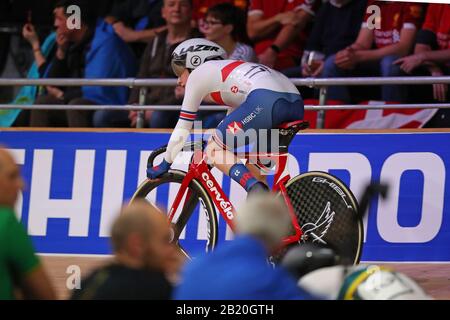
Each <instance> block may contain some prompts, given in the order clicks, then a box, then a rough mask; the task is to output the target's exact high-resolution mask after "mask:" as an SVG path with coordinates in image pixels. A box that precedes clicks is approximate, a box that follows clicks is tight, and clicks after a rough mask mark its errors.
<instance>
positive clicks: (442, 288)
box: [1, 128, 450, 300]
mask: <svg viewBox="0 0 450 320" xmlns="http://www.w3.org/2000/svg"><path fill="white" fill-rule="evenodd" d="M1 130H2V131H81V132H83V131H84V132H87V131H88V132H93V131H102V132H130V131H132V132H167V130H154V129H153V130H151V129H105V130H95V129H59V128H58V129H47V128H46V129H42V128H39V129H35V128H6V129H5V128H2V129H1ZM305 132H310V133H312V132H315V133H343V132H346V133H406V132H450V130H449V129H416V130H414V129H412V130H411V129H405V130H345V131H344V130H305ZM41 258H42V261H43V263H44V265H45V267H46V269H47V272H48V273H49V276H50V278H51V280H52V282H53V284H54V286H55V288H56V289H57V293H58V297H59V298H60V299H66V298H67V297H69V295H70V292H69V290H68V289H67V287H66V281H67V278H68V276H69V275H68V274H67V273H66V270H67V268H68V267H69V266H71V265H77V266H79V267H80V269H81V275H82V277H84V276H86V275H88V274H89V272H90V271H91V270H93V269H94V268H96V267H98V266H100V265H102V264H105V263H108V261H109V260H110V257H107V256H105V257H87V256H41ZM384 265H386V266H388V267H391V268H393V269H395V270H397V271H400V272H404V273H405V274H406V275H408V276H410V277H412V278H413V279H415V280H416V281H417V282H418V283H419V284H420V285H421V286H422V287H423V288H424V289H425V290H426V292H427V293H428V294H429V295H431V296H432V297H434V298H436V299H447V300H450V263H447V264H445V263H426V264H425V263H420V264H419V263H414V264H413V263H404V264H384Z"/></svg>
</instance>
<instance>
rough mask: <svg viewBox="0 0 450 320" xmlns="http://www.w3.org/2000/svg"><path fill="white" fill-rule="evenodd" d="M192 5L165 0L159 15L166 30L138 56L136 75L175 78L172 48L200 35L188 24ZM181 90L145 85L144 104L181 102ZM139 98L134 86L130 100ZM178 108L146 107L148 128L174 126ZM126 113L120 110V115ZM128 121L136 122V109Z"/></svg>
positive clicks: (182, 0)
mask: <svg viewBox="0 0 450 320" xmlns="http://www.w3.org/2000/svg"><path fill="white" fill-rule="evenodd" d="M191 12H192V6H191V2H190V1H189V0H164V5H163V9H162V15H163V17H164V19H165V20H166V24H167V30H166V31H163V32H161V33H160V34H159V35H158V36H157V37H156V38H155V39H153V40H152V41H150V42H149V44H148V45H147V48H146V49H145V52H144V55H143V57H142V60H141V66H140V68H139V73H138V78H174V77H175V75H174V74H173V71H172V67H171V65H170V61H171V58H172V52H173V50H174V49H175V48H176V46H177V45H178V44H180V43H181V42H183V41H185V40H187V39H190V38H196V37H199V36H201V34H200V33H199V31H198V30H196V29H194V28H192V27H191ZM183 95H184V91H183V90H182V88H180V87H177V88H176V89H175V90H174V89H173V88H171V87H152V88H148V91H147V96H146V98H145V104H146V105H180V104H181V102H182V99H183ZM138 101H139V88H134V89H133V90H132V92H131V96H130V101H129V102H130V104H137V103H138ZM179 113H180V112H179V111H147V112H146V113H145V119H146V121H147V122H148V124H149V127H150V128H173V127H174V126H175V124H176V122H177V120H178V115H179ZM127 115H128V113H127V114H125V115H124V114H123V113H122V117H123V116H125V117H126V116H127ZM128 116H129V118H130V120H131V125H132V126H135V124H136V118H137V112H135V111H132V112H130V114H129V115H128Z"/></svg>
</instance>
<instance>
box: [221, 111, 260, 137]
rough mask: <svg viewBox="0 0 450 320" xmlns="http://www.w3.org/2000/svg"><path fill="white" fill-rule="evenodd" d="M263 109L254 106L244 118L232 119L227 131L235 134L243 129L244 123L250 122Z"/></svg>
mask: <svg viewBox="0 0 450 320" xmlns="http://www.w3.org/2000/svg"><path fill="white" fill-rule="evenodd" d="M262 111H263V108H261V107H256V108H255V109H254V110H253V111H252V112H250V114H248V115H247V116H246V117H245V118H244V119H242V120H241V121H239V122H238V121H233V122H231V123H230V124H229V125H228V127H227V129H228V131H229V132H231V133H232V134H236V133H238V132H240V131H242V130H243V128H244V125H246V124H248V123H250V122H251V121H252V120H253V119H255V118H256V116H257V115H258V114H260V113H261V112H262Z"/></svg>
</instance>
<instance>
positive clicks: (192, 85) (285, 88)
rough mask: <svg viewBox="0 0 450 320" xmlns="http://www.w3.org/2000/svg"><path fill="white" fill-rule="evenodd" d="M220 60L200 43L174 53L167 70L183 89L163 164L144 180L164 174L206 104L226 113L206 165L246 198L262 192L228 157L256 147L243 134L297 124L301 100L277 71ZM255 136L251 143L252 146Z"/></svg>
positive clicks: (252, 171) (219, 53) (212, 46)
mask: <svg viewBox="0 0 450 320" xmlns="http://www.w3.org/2000/svg"><path fill="white" fill-rule="evenodd" d="M225 56H226V52H225V50H224V49H223V48H221V47H220V46H219V45H217V44H216V43H214V42H211V41H208V40H206V39H200V38H196V39H190V40H187V41H184V42H183V43H181V44H180V45H179V46H178V47H177V48H175V50H174V52H173V54H172V62H171V63H172V69H173V71H174V73H175V74H176V75H177V76H178V85H179V86H181V87H184V88H185V96H184V100H183V104H182V108H181V112H180V117H179V120H178V123H177V125H176V126H175V129H174V131H173V133H172V135H171V137H170V140H169V144H168V146H167V151H166V154H165V157H164V160H163V161H162V163H161V164H160V165H158V166H155V167H152V168H148V169H147V176H148V178H149V179H155V178H158V177H159V176H161V175H162V174H164V173H165V172H167V171H168V170H169V168H170V166H171V164H172V163H173V161H174V159H175V157H176V155H177V154H178V153H179V152H180V151H181V150H182V148H183V146H184V143H185V142H186V140H187V138H188V136H189V134H190V130H191V129H192V126H193V121H194V120H195V118H196V114H197V110H198V108H199V106H200V104H201V102H202V101H204V100H206V101H210V100H212V101H214V102H215V103H217V104H219V105H227V106H229V107H230V109H229V112H228V114H227V116H226V117H225V118H224V119H223V120H222V122H221V123H220V124H219V125H218V127H217V128H216V130H215V133H214V134H213V135H212V137H211V139H210V140H209V142H208V146H207V147H206V152H207V154H208V157H209V160H211V161H212V163H213V165H214V166H215V167H216V168H218V169H219V170H221V171H222V172H223V173H225V174H227V175H229V176H230V177H231V178H232V179H233V180H235V181H236V182H238V183H239V184H240V185H241V186H242V187H243V188H244V189H245V190H246V191H247V192H257V191H262V190H268V187H267V185H266V184H265V183H264V182H262V181H260V180H258V179H257V178H256V177H257V176H258V171H257V170H256V167H254V166H252V165H248V166H246V165H244V164H243V163H242V162H241V161H240V160H239V159H238V158H237V157H236V155H235V154H234V151H235V148H236V147H241V146H242V145H246V144H248V143H254V142H255V143H259V142H260V141H248V140H249V139H245V132H246V131H247V130H249V129H254V130H261V129H266V130H270V129H272V128H277V127H278V126H279V125H280V124H281V123H284V122H289V121H295V120H299V119H302V118H303V112H304V106H303V100H302V97H301V96H300V93H299V92H298V90H297V88H296V87H295V86H294V85H293V84H292V83H291V82H290V81H289V79H288V78H287V77H285V76H284V75H282V74H281V73H279V72H278V71H275V70H272V69H270V68H268V67H266V66H263V65H260V64H256V63H249V62H244V61H238V60H224V57H225ZM258 136H259V135H257V136H256V137H254V139H253V140H255V138H256V140H258V139H259V138H258ZM267 136H268V138H269V137H270V134H268V135H267ZM242 137H244V139H242ZM225 138H226V139H225Z"/></svg>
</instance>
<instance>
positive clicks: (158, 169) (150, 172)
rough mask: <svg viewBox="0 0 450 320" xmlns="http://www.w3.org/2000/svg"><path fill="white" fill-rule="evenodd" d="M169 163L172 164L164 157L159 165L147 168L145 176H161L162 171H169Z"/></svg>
mask: <svg viewBox="0 0 450 320" xmlns="http://www.w3.org/2000/svg"><path fill="white" fill-rule="evenodd" d="M171 165H172V164H171V163H168V162H167V161H166V160H165V159H164V160H163V161H162V162H161V164H160V165H159V166H154V167H152V168H147V178H149V179H156V178H158V177H160V176H162V175H163V174H164V173H166V172H167V171H169V169H170V166H171Z"/></svg>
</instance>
